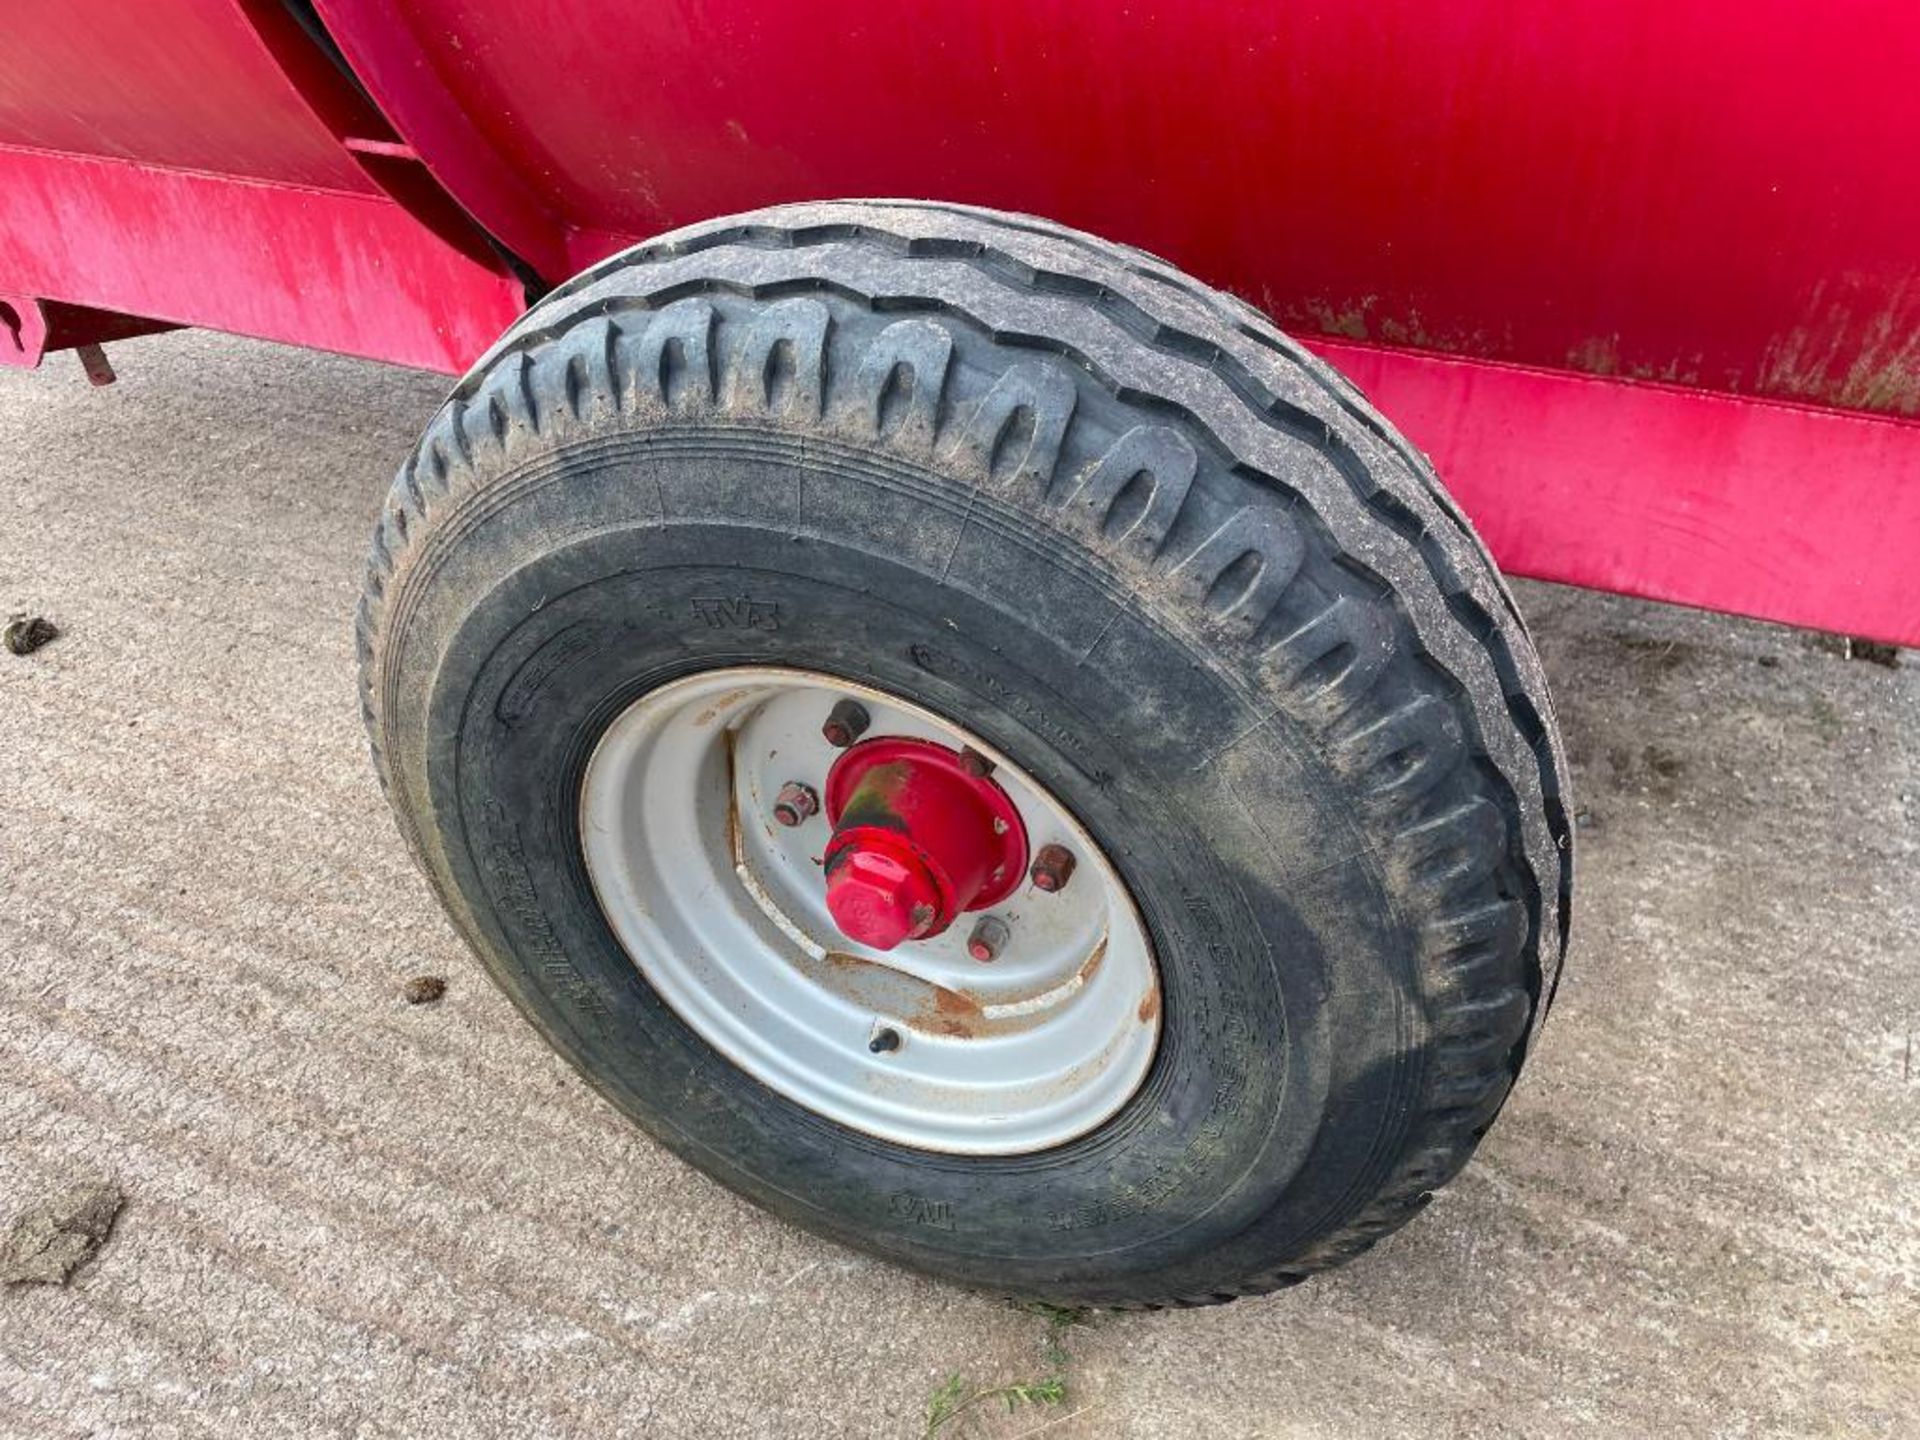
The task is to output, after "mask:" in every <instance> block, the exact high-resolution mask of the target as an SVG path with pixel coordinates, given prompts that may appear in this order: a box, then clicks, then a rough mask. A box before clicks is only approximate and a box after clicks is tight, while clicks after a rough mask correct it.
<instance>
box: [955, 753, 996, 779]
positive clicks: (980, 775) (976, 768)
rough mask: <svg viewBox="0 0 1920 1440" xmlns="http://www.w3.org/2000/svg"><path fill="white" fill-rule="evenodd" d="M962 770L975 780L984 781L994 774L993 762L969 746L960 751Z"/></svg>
mask: <svg viewBox="0 0 1920 1440" xmlns="http://www.w3.org/2000/svg"><path fill="white" fill-rule="evenodd" d="M960 768H961V769H962V770H963V771H965V772H966V773H967V774H969V775H971V776H972V777H973V778H974V779H976V780H984V779H986V778H987V776H989V775H991V774H992V773H993V761H991V760H989V759H987V757H986V756H984V755H982V754H981V753H980V752H979V751H978V750H976V749H974V748H973V747H972V746H971V745H968V746H964V747H963V748H962V749H961V751H960Z"/></svg>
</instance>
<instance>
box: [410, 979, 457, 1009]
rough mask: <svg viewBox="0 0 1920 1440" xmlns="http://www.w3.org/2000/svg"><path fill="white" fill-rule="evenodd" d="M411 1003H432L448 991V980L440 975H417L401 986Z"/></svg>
mask: <svg viewBox="0 0 1920 1440" xmlns="http://www.w3.org/2000/svg"><path fill="white" fill-rule="evenodd" d="M400 993H401V994H402V995H404V996H405V997H406V1000H407V1004H409V1005H431V1004H432V1003H433V1002H434V1001H436V1000H438V999H439V998H440V997H441V996H442V995H444V994H446V993H447V982H446V981H445V980H443V979H442V978H441V977H440V976H438V975H416V976H414V977H413V978H412V979H411V980H409V981H407V983H406V984H404V985H402V986H401V987H400Z"/></svg>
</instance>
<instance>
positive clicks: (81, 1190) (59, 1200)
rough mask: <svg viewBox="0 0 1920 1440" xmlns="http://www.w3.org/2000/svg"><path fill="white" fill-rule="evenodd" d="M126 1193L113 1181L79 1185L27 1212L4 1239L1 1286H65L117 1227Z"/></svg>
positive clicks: (0, 1253) (0, 1243) (0, 1257)
mask: <svg viewBox="0 0 1920 1440" xmlns="http://www.w3.org/2000/svg"><path fill="white" fill-rule="evenodd" d="M126 1203H127V1196H126V1192H125V1191H124V1190H122V1189H121V1188H120V1187H119V1186H118V1185H115V1184H114V1183H112V1182H111V1181H107V1182H104V1183H96V1184H87V1185H76V1186H74V1187H73V1188H72V1189H70V1190H68V1191H66V1192H65V1193H64V1194H61V1195H58V1196H55V1197H54V1198H53V1199H52V1200H49V1201H47V1202H45V1203H43V1204H40V1205H35V1206H33V1207H31V1208H30V1209H28V1210H26V1211H24V1212H22V1213H21V1214H20V1215H19V1216H18V1217H17V1218H16V1219H15V1220H14V1222H13V1224H12V1225H10V1226H8V1227H7V1233H6V1238H5V1239H4V1240H0V1282H5V1283H6V1284H8V1285H64V1284H66V1283H67V1281H68V1280H69V1279H71V1278H72V1276H73V1272H74V1271H76V1270H78V1269H79V1268H80V1267H81V1266H82V1265H84V1264H86V1263H87V1261H89V1260H91V1259H92V1258H93V1255H94V1252H95V1251H97V1250H99V1248H100V1246H101V1245H102V1243H104V1242H105V1240H106V1238H107V1233H108V1232H109V1231H110V1230H112V1229H113V1220H114V1217H115V1216H116V1215H118V1214H119V1213H120V1207H121V1206H123V1205H125V1204H126Z"/></svg>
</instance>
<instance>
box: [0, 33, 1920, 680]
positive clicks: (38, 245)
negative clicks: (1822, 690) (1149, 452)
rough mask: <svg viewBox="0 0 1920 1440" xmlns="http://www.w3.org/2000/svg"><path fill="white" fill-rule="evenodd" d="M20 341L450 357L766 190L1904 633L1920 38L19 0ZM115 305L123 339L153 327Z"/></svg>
mask: <svg viewBox="0 0 1920 1440" xmlns="http://www.w3.org/2000/svg"><path fill="white" fill-rule="evenodd" d="M0 17H4V18H3V19H0V38H4V40H5V42H6V43H5V44H3V45H0V292H4V293H3V294H0V352H4V353H0V358H4V359H6V360H8V361H9V362H10V363H14V364H33V363H36V362H37V361H38V359H39V356H40V354H41V353H42V351H43V350H44V349H47V348H53V347H57V346H60V345H71V344H78V343H85V342H87V341H89V340H93V339H101V338H111V337H113V336H115V335H119V334H124V333H127V331H128V330H129V328H132V327H133V326H134V323H135V322H136V321H146V322H154V323H155V324H158V323H161V322H164V323H167V324H182V325H198V326H207V327H211V328H216V329H222V330H229V331H234V332H238V333H243V334H249V335H257V336H264V337H267V338H271V339H276V340H282V341H288V342H292V343H296V344H302V345H310V346H315V347H319V348H324V349H330V350H338V351H345V352H349V353H353V354H359V355H366V356H372V357H376V358H380V359H384V360H390V361H395V362H399V363H402V364H407V365H415V366H425V367H429V368H436V369H441V370H447V371H455V370H459V369H461V368H463V367H464V366H466V365H467V364H468V363H469V362H470V361H472V360H473V359H474V358H475V357H476V356H477V355H478V354H479V353H480V352H481V351H482V350H483V349H484V348H485V346H486V345H487V344H488V343H490V342H491V340H492V339H493V338H494V336H495V335H496V334H498V333H499V332H500V331H501V330H502V329H503V328H504V327H505V326H506V325H507V324H509V323H510V322H511V321H512V319H513V318H514V317H515V316H516V315H517V314H519V313H520V312H521V311H522V310H523V309H524V308H525V306H526V304H527V302H528V298H529V296H530V295H536V294H537V293H538V292H539V290H540V289H541V288H542V287H543V286H544V285H548V284H551V283H554V282H556V281H558V280H560V279H562V278H564V277H565V276H567V275H569V274H571V273H573V272H574V271H576V270H578V269H580V268H581V267H583V266H585V265H587V264H589V263H591V262H593V261H595V260H597V259H600V258H602V257H604V256H606V255H608V254H610V253H612V252H614V251H616V250H618V249H620V248H622V247H624V246H626V245H628V244H630V243H632V242H633V241H634V240H636V239H638V238H641V237H644V236H647V235H649V234H653V233H656V232H658V231H661V230H664V229H667V228H669V227H672V226H675V225H679V224H682V223H685V222H688V221H692V220H696V219H699V218H702V217H705V216H710V215H716V214H721V213H726V212H731V211H737V210H742V209H746V208H750V207H754V206H759V205H764V204H768V203H773V202H778V201H784V200H795V199H809V198H824V197H835V196H855V195H911V196H932V197H938V198H943V199H951V200H956V201H965V202H970V203H976V204H983V205H988V206H994V207H999V208H1003V209H1013V210H1026V211H1032V212H1036V213H1043V214H1046V215H1048V216H1050V217H1052V218H1054V219H1057V220H1060V221H1064V222H1066V223H1068V224H1071V225H1074V226H1077V227H1080V228H1083V229H1086V230H1090V231H1094V232H1097V233H1100V234H1104V235H1107V236H1109V237H1112V238H1115V239H1119V240H1123V241H1127V242H1130V243H1132V244H1135V245H1138V246H1140V247H1142V248H1145V249H1148V250H1152V251H1155V252H1157V253H1159V254H1161V255H1164V256H1166V257H1167V258H1169V259H1171V260H1172V261H1174V262H1175V263H1176V264H1178V265H1180V266H1182V267H1183V268H1185V269H1187V270H1190V271H1192V272H1194V273H1195V274H1197V275H1199V276H1201V277H1202V278H1204V279H1206V280H1208V281H1210V282H1212V283H1213V284H1215V285H1218V286H1221V287H1223V288H1226V289H1229V290H1232V291H1234V292H1235V293H1237V294H1239V295H1240V296H1242V297H1243V298H1245V299H1246V300H1248V301H1250V302H1251V303H1253V304H1255V305H1257V306H1259V307H1261V308H1262V309H1264V310H1266V311H1268V312H1269V313H1271V314H1272V315H1273V316H1274V317H1275V318H1276V319H1277V320H1278V321H1279V322H1280V323H1281V324H1282V325H1283V326H1285V327H1287V328H1289V329H1290V330H1292V331H1294V332H1295V333H1297V334H1300V335H1301V336H1303V337H1304V338H1306V339H1307V340H1308V341H1309V342H1310V343H1311V344H1312V345H1313V346H1314V347H1315V348H1316V349H1317V350H1319V352H1320V353H1321V354H1322V355H1324V356H1325V357H1326V358H1327V359H1329V360H1330V361H1332V362H1333V363H1334V364H1335V365H1337V366H1338V367H1339V368H1341V369H1342V370H1343V371H1345V372H1346V373H1347V374H1348V375H1349V376H1350V377H1351V378H1353V379H1354V380H1355V381H1356V382H1357V383H1358V384H1359V385H1360V386H1361V387H1362V388H1363V389H1365V390H1366V391H1367V392H1368V393H1369V395H1370V396H1371V397H1372V398H1373V399H1374V400H1375V402H1376V403H1377V404H1378V405H1379V406H1380V408H1381V409H1382V410H1384V411H1385V412H1386V414H1387V415H1388V416H1389V417H1390V418H1391V419H1392V420H1394V421H1395V422H1396V423H1397V424H1398V425H1399V426H1400V427H1401V428H1402V429H1404V430H1405V431H1406V432H1407V433H1408V434H1409V435H1410V436H1411V437H1412V438H1413V439H1414V440H1415V441H1416V442H1418V443H1419V444H1421V445H1422V446H1424V447H1425V448H1426V449H1427V450H1428V451H1429V452H1430V453H1431V455H1432V456H1433V458H1434V460H1435V462H1436V464H1437V466H1438V468H1439V470H1440V472H1441V474H1442V475H1443V476H1444V477H1445V478H1446V479H1447V481H1448V483H1449V485H1450V486H1451V487H1452V488H1453V489H1454V490H1455V492H1456V493H1457V495H1458V496H1459V498H1460V500H1461V502H1462V503H1463V505H1464V506H1465V508H1466V509H1467V511H1468V512H1469V514H1470V515H1471V516H1472V518H1473V519H1474V521H1475V522H1476V523H1477V525H1478V527H1479V528H1480V530H1481V532H1482V534H1483V535H1484V536H1485V538H1486V539H1487V541H1488V542H1489V544H1490V545H1491V547H1492V549H1493V552H1494V554H1495V556H1496V557H1497V558H1498V559H1499V560H1500V562H1501V563H1502V564H1503V565H1504V566H1505V567H1506V568H1507V569H1508V570H1510V571H1513V572H1516V573H1519V574H1524V575H1532V576H1538V577H1542V578H1546V579H1553V580H1563V581H1570V582H1573V583H1576V584H1581V585H1588V586H1594V587H1598V588H1603V589H1610V590H1618V591H1625V592H1629V593H1634V594H1641V595H1648V596H1654V597H1657V598H1661V599H1667V600H1675V601H1682V602H1686V603H1690V604H1697V605H1705V606H1710V607H1713V608H1718V609H1724V610H1730V611H1736V612H1741V613H1745V614H1751V615H1758V616H1764V617H1767V618H1771V619H1776V620H1783V621H1789V622H1794V623H1799V624H1806V625H1813V626H1819V627H1823V628H1829V629H1837V630H1845V631H1850V632H1853V633H1856V634H1862V635H1869V636H1873V637H1876V638H1880V639H1886V640H1892V641H1896V642H1908V643H1912V642H1920V595H1917V594H1916V591H1915V589H1914V587H1913V586H1912V585H1911V584H1910V583H1909V582H1908V572H1909V570H1910V562H1911V557H1912V556H1913V555H1914V554H1915V553H1916V552H1917V551H1920V419H1917V418H1916V417H1920V246H1916V244H1915V243H1914V237H1915V236H1916V235H1917V234H1920V187H1916V186H1915V185H1914V184H1913V183H1912V180H1911V165H1910V163H1909V162H1908V160H1907V156H1908V155H1909V153H1910V152H1911V150H1912V149H1913V146H1914V143H1915V141H1916V140H1917V139H1920V90H1917V89H1916V88H1915V87H1914V85H1913V84H1912V81H1911V77H1912V75H1913V74H1914V73H1915V72H1916V70H1917V69H1920V17H1916V15H1915V14H1914V13H1913V12H1911V11H1906V10H1901V9H1895V8H1888V7H1883V6H1867V5H1859V4H1853V3H1848V0H1842V3H1840V4H1839V5H1837V6H1836V5H1829V6H1825V7H1821V8H1820V9H1818V10H1814V9H1812V8H1810V7H1807V6H1804V5H1789V4H1781V3H1766V4H1759V5H1749V6H1743V7H1740V9H1739V10H1738V11H1737V12H1736V11H1734V10H1731V9H1730V8H1729V7H1727V6H1725V5H1723V4H1719V3H1713V0H1618V3H1614V4H1609V5H1605V6H1600V5H1571V6H1556V7H1539V6H1534V5H1528V4H1523V3H1520V0H1461V3H1455V4H1448V5H1438V4H1434V3H1431V0H1426V3H1422V0H1376V3H1373V4H1369V5H1365V6H1361V5H1335V6H1317V7H1308V6H1301V5H1281V6H1273V5H1264V4H1263V5H1255V4H1249V3H1235V0H1194V3H1188V4H1184V5H1179V6H1172V5H1152V4H1146V5H1133V6H1114V5H1104V4H1096V3H1091V0H1027V3H1023V4H1020V5H990V4H985V3H977V0H957V3H947V4H944V5H940V6H926V7H921V6H908V7H899V8H895V9H888V8H885V7H873V6H870V5H859V4H852V3H846V0H821V3H817V4H813V5H806V6H791V5H790V6H772V5H766V4H764V3H757V0H707V3H701V4H692V3H668V4H657V5H649V6H639V7H636V6H630V5H625V4H619V3H615V0H523V3H520V4H517V5H515V6H512V7H510V8H502V7H495V6H488V5H485V4H481V3H479V0H315V3H314V4H313V5H311V6H309V5H307V4H305V3H302V0H150V3H148V4H146V5H144V6H141V7H138V10H137V12H136V11H135V10H133V9H132V7H127V6H124V5H120V4H110V3H107V0H70V3H67V4H64V5H61V6H58V7H51V6H45V5H38V4H32V3H29V0H0ZM128 317H133V319H132V320H130V319H129V318H128Z"/></svg>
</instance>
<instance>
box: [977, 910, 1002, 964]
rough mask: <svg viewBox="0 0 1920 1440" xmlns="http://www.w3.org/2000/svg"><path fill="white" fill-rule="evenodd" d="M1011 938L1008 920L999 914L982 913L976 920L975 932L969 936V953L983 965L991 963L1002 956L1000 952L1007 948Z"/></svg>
mask: <svg viewBox="0 0 1920 1440" xmlns="http://www.w3.org/2000/svg"><path fill="white" fill-rule="evenodd" d="M1011 938H1012V932H1011V931H1010V930H1008V929H1007V922H1006V921H1004V920H1002V919H1001V918H1000V917H999V916H997V915H982V916H981V917H980V919H979V920H978V921H977V922H975V924H974V927H973V933H972V934H971V935H969V936H967V954H969V955H971V956H972V957H973V958H974V959H976V960H978V961H979V962H980V963H981V964H982V965H991V964H992V963H993V962H994V961H995V960H998V959H999V958H1000V952H1001V951H1003V950H1005V949H1006V948H1007V941H1008V940H1010V939H1011Z"/></svg>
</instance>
